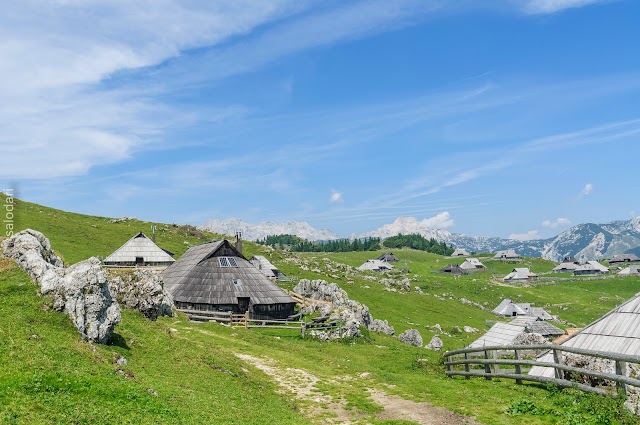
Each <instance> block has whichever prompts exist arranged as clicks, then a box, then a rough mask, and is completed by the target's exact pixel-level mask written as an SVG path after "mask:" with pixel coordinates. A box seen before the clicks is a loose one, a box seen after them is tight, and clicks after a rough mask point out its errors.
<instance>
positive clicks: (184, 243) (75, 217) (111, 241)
mask: <svg viewBox="0 0 640 425" xmlns="http://www.w3.org/2000/svg"><path fill="white" fill-rule="evenodd" d="M109 220H111V219H110V218H107V217H95V216H88V215H83V214H75V213H69V212H65V211H60V210H57V209H53V208H48V207H44V206H41V205H37V204H33V203H30V202H23V201H21V200H17V199H16V205H15V226H16V231H15V233H17V232H18V231H20V230H24V229H27V228H32V229H35V230H38V231H40V232H42V233H44V234H45V236H47V237H48V238H49V240H50V241H51V245H52V246H53V248H54V250H55V251H56V252H57V253H58V254H60V255H61V256H62V257H63V259H64V261H65V263H66V264H74V263H77V262H78V261H82V260H85V259H87V258H89V257H93V256H100V257H103V258H104V257H106V256H107V255H109V254H111V253H112V252H113V251H115V250H116V249H118V248H119V247H120V246H122V245H123V244H124V243H125V242H126V241H128V240H129V239H131V238H132V237H133V236H135V234H136V233H138V232H144V233H145V234H146V235H147V236H149V237H151V225H155V226H157V230H156V243H157V244H158V245H159V246H161V247H162V248H164V249H167V250H169V251H171V252H173V253H175V254H176V258H178V257H179V256H180V255H182V254H183V253H184V252H185V251H186V250H187V249H188V248H189V246H190V245H197V244H201V243H202V242H204V241H205V240H207V239H213V238H216V237H219V235H215V234H213V233H209V232H203V236H204V238H202V237H197V236H194V235H192V234H190V233H189V229H188V228H187V227H186V226H177V225H174V224H162V223H152V222H147V221H141V220H128V221H123V222H119V223H109Z"/></svg>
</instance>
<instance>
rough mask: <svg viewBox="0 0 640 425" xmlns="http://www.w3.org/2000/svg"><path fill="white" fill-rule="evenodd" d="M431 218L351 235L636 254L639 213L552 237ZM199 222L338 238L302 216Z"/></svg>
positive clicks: (224, 228)
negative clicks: (511, 234)
mask: <svg viewBox="0 0 640 425" xmlns="http://www.w3.org/2000/svg"><path fill="white" fill-rule="evenodd" d="M431 224H432V222H431V221H429V220H428V219H427V220H422V221H420V220H417V219H416V218H414V217H398V218H397V219H396V220H395V221H394V222H393V223H388V224H385V225H383V226H381V227H380V228H378V229H376V230H373V231H370V232H365V233H361V234H353V235H351V238H368V237H379V238H382V239H385V238H388V237H390V236H395V235H398V234H411V233H417V234H420V235H422V236H424V237H425V238H434V239H436V240H438V241H440V242H446V243H447V244H449V245H451V246H454V247H456V248H464V249H466V250H468V251H472V252H495V251H498V250H503V249H509V248H511V249H514V250H515V251H516V252H518V253H519V254H520V255H525V256H529V257H543V258H546V259H548V260H555V261H558V260H561V259H562V258H563V257H564V256H567V255H572V256H575V257H576V258H584V259H587V260H592V259H601V258H611V257H613V256H614V255H618V254H624V253H635V254H637V255H640V217H636V218H633V219H631V220H618V221H613V222H611V223H605V224H594V223H585V224H579V225H576V226H573V227H571V228H570V229H567V230H565V231H564V232H562V233H560V234H559V235H558V236H556V237H554V238H549V239H537V240H531V241H519V240H514V239H502V238H498V237H486V236H467V235H463V234H460V233H452V232H449V231H447V230H443V229H434V228H432V227H430V225H431ZM202 228H204V229H207V230H211V231H214V232H217V233H222V234H227V235H234V234H235V232H236V231H237V230H241V231H242V232H243V238H245V239H248V240H257V239H264V238H265V237H266V236H269V235H282V234H292V235H296V236H299V237H301V238H304V239H307V240H312V241H316V240H331V239H338V238H339V236H338V235H336V234H335V233H333V232H332V231H330V230H328V229H320V230H318V229H315V228H314V227H313V226H311V225H309V224H308V223H306V222H293V221H291V222H286V223H273V222H262V223H256V224H251V223H247V222H245V221H243V220H240V219H237V218H232V219H226V220H209V221H207V222H205V223H204V224H203V225H202Z"/></svg>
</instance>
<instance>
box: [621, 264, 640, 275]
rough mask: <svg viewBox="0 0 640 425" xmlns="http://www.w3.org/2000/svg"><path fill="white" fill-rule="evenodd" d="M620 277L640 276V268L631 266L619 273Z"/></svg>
mask: <svg viewBox="0 0 640 425" xmlns="http://www.w3.org/2000/svg"><path fill="white" fill-rule="evenodd" d="M618 276H621V277H624V276H640V266H629V267H627V268H626V269H622V270H620V271H619V272H618Z"/></svg>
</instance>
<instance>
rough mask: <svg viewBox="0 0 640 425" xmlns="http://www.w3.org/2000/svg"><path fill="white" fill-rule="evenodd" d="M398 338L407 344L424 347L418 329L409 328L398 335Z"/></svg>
mask: <svg viewBox="0 0 640 425" xmlns="http://www.w3.org/2000/svg"><path fill="white" fill-rule="evenodd" d="M398 339H399V340H400V341H402V342H404V343H405V344H409V345H415V346H416V347H422V336H421V335H420V332H418V330H417V329H407V330H406V331H404V332H402V333H401V334H400V335H398Z"/></svg>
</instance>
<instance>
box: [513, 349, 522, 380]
mask: <svg viewBox="0 0 640 425" xmlns="http://www.w3.org/2000/svg"><path fill="white" fill-rule="evenodd" d="M514 352H515V359H516V361H518V360H520V352H519V351H518V350H514ZM516 375H522V369H521V368H520V365H519V364H516ZM516 384H518V385H522V379H516Z"/></svg>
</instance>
